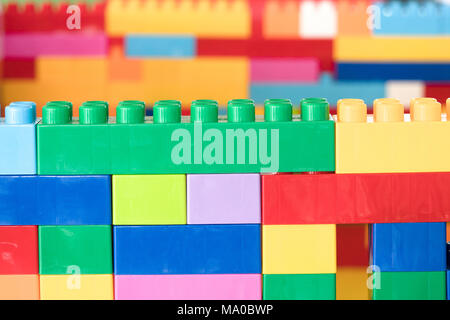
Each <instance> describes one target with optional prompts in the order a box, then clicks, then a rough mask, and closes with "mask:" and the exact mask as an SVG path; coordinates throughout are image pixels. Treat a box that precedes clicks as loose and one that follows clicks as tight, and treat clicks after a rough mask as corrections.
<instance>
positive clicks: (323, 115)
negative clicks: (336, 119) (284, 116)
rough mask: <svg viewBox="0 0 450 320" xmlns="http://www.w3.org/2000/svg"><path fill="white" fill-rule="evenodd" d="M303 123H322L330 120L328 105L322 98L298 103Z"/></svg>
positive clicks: (308, 99) (307, 99)
mask: <svg viewBox="0 0 450 320" xmlns="http://www.w3.org/2000/svg"><path fill="white" fill-rule="evenodd" d="M300 117H301V119H302V120H303V121H324V120H329V118H330V105H329V104H328V101H327V100H326V99H324V98H306V99H303V100H302V101H301V102H300Z"/></svg>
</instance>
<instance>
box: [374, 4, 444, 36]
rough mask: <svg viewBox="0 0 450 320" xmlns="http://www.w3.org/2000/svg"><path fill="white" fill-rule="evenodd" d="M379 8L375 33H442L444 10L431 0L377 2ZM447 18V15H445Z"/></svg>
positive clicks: (421, 34)
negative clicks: (418, 0)
mask: <svg viewBox="0 0 450 320" xmlns="http://www.w3.org/2000/svg"><path fill="white" fill-rule="evenodd" d="M375 6H377V7H378V8H379V10H380V11H379V12H380V15H379V17H380V20H379V22H380V23H379V26H378V27H375V28H374V29H373V33H374V34H375V35H399V36H403V35H409V36H424V35H443V34H445V28H444V27H443V24H444V21H445V19H446V14H447V12H446V10H444V9H445V7H446V5H444V6H440V5H438V4H436V3H433V2H431V1H424V2H423V3H418V2H415V1H408V2H403V3H402V2H401V1H389V2H388V3H382V2H377V3H375ZM447 18H448V17H447Z"/></svg>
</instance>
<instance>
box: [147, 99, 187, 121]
mask: <svg viewBox="0 0 450 320" xmlns="http://www.w3.org/2000/svg"><path fill="white" fill-rule="evenodd" d="M153 122H154V123H179V122H181V102H180V101H177V100H160V101H157V102H156V103H155V105H154V106H153Z"/></svg>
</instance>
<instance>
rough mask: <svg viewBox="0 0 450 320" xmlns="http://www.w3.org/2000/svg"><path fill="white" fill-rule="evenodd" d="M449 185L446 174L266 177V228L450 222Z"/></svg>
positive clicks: (263, 219) (264, 181)
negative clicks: (286, 225) (277, 225)
mask: <svg viewBox="0 0 450 320" xmlns="http://www.w3.org/2000/svg"><path fill="white" fill-rule="evenodd" d="M349 124H350V123H349ZM367 125H369V124H367ZM378 156H380V155H378ZM449 184H450V173H445V172H436V173H391V174H388V173H377V174H316V175H311V174H308V175H307V174H286V175H262V176H261V186H262V188H261V190H262V197H261V199H262V221H263V224H315V223H318V224H323V223H332V224H349V223H393V222H443V221H449V219H450V199H449V198H448V197H447V193H448V185H449ZM298 190H302V192H298ZM324 195H326V197H325V198H324Z"/></svg>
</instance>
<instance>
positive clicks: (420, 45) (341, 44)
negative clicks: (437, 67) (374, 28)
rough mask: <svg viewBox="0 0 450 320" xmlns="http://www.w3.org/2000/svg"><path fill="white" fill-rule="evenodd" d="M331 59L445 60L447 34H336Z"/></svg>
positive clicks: (446, 59) (449, 47)
mask: <svg viewBox="0 0 450 320" xmlns="http://www.w3.org/2000/svg"><path fill="white" fill-rule="evenodd" d="M333 45H334V50H333V57H334V60H336V61H340V62H344V61H348V62H358V61H367V62H437V63H443V62H449V61H450V57H449V55H448V54H446V52H448V50H450V38H448V37H447V38H444V37H429V38H427V37H394V36H393V37H379V38H377V37H364V36H338V37H337V38H335V40H334V42H333Z"/></svg>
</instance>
